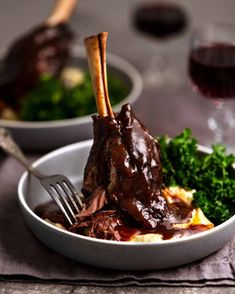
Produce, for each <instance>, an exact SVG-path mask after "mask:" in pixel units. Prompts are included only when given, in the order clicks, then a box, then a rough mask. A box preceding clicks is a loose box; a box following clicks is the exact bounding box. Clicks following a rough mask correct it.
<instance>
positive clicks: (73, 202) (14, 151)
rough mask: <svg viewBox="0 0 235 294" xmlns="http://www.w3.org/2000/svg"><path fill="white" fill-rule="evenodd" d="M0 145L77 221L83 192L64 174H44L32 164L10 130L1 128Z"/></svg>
mask: <svg viewBox="0 0 235 294" xmlns="http://www.w3.org/2000/svg"><path fill="white" fill-rule="evenodd" d="M0 147H1V148H2V149H3V150H4V151H5V152H6V153H8V154H10V155H12V156H13V157H14V158H15V159H17V160H18V161H19V162H20V163H21V164H22V165H23V166H24V167H25V168H26V169H27V170H28V172H29V173H31V174H33V175H34V176H35V177H36V178H38V179H39V180H40V183H41V184H42V186H43V187H44V188H45V189H46V190H47V192H48V193H49V194H50V196H51V197H52V199H53V200H54V201H55V202H56V204H57V205H58V206H59V208H60V210H61V212H62V213H63V214H64V216H65V218H66V219H67V221H68V222H69V224H70V225H72V224H74V223H75V222H76V214H77V213H79V212H80V210H81V208H82V206H83V204H82V196H83V195H82V193H80V192H78V191H77V190H76V188H75V187H74V186H73V184H72V183H71V182H70V180H69V179H68V178H67V177H65V176H64V175H50V176H47V175H44V174H42V173H41V172H40V171H38V170H37V169H35V168H34V167H32V166H31V164H30V163H29V162H28V160H27V159H26V157H25V156H24V154H23V152H22V151H21V149H20V147H19V146H18V145H17V144H16V142H15V141H14V139H13V138H12V137H11V134H10V132H9V131H8V130H6V129H4V128H0Z"/></svg>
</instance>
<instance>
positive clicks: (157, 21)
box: [134, 0, 187, 87]
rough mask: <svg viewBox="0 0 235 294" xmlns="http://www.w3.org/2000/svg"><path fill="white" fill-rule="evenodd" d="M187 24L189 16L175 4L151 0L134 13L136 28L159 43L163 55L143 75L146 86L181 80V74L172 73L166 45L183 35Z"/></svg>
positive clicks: (153, 61) (157, 55)
mask: <svg viewBox="0 0 235 294" xmlns="http://www.w3.org/2000/svg"><path fill="white" fill-rule="evenodd" d="M186 24H187V16H186V13H185V11H184V9H183V8H182V7H181V6H180V5H179V4H176V3H174V2H171V1H168V0H167V1H163V0H161V1H159V0H158V1H156V0H155V1H154V0H150V1H147V2H145V3H141V4H140V5H139V6H137V8H136V10H135V13H134V26H135V28H136V29H137V30H138V31H140V32H142V33H144V34H145V35H146V36H148V37H153V38H154V40H157V41H158V42H159V43H158V45H159V46H158V48H159V47H161V50H160V51H161V53H160V54H155V56H154V57H153V58H152V60H151V62H150V64H148V67H147V69H146V71H145V72H144V74H143V75H144V81H145V85H147V86H150V87H152V86H159V85H164V84H166V82H167V79H169V78H172V79H174V78H175V79H176V80H177V79H178V78H179V74H177V75H176V76H175V77H173V76H172V75H173V72H170V66H169V64H168V58H166V54H165V53H166V50H167V48H166V46H165V45H166V40H169V39H170V38H172V37H173V36H175V35H178V34H180V33H182V32H183V31H184V29H185V27H186ZM162 45H164V48H163V46H162ZM171 82H172V81H171Z"/></svg>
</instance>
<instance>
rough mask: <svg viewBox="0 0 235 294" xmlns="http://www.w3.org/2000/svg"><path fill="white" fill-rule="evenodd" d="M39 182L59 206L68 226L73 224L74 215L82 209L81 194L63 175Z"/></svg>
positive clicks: (49, 177) (74, 220)
mask: <svg viewBox="0 0 235 294" xmlns="http://www.w3.org/2000/svg"><path fill="white" fill-rule="evenodd" d="M40 182H41V184H42V185H43V187H44V188H45V189H46V190H47V192H48V193H49V194H50V195H51V197H52V198H53V200H54V201H55V202H56V204H57V205H58V206H59V208H60V210H61V211H62V213H63V214H64V216H65V217H66V219H67V221H68V222H69V224H70V225H72V224H74V223H75V222H76V214H78V213H79V212H80V210H81V208H82V201H81V193H79V192H78V191H77V190H76V189H75V187H74V186H73V184H72V183H71V182H70V180H69V179H68V178H67V177H65V176H63V175H53V176H48V177H46V178H44V179H42V180H41V181H40Z"/></svg>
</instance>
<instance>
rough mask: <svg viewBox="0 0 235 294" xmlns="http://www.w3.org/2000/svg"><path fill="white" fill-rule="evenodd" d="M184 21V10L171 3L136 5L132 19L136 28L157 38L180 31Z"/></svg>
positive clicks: (185, 21)
mask: <svg viewBox="0 0 235 294" xmlns="http://www.w3.org/2000/svg"><path fill="white" fill-rule="evenodd" d="M186 23H187V19H186V14H185V12H184V10H183V9H182V8H181V7H180V6H178V5H175V4H172V3H153V4H144V5H142V6H140V7H138V9H137V10H136V13H135V19H134V24H135V26H136V27H137V29H139V30H140V31H142V32H145V33H148V34H151V35H154V36H155V37H158V38H167V37H169V36H171V35H174V34H177V33H180V32H182V30H183V29H184V28H185V26H186Z"/></svg>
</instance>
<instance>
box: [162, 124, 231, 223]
mask: <svg viewBox="0 0 235 294" xmlns="http://www.w3.org/2000/svg"><path fill="white" fill-rule="evenodd" d="M158 141H159V143H160V148H161V156H162V167H163V179H164V184H165V185H166V186H175V185H177V186H180V187H184V188H186V189H195V190H196V192H195V193H194V205H195V206H197V207H200V208H201V209H202V210H203V212H204V213H205V215H206V216H207V217H208V218H209V219H210V220H211V221H212V222H214V223H215V224H219V223H221V222H223V221H225V220H227V219H229V218H230V217H231V216H232V215H233V207H234V204H235V171H234V169H233V168H232V164H233V163H234V162H235V156H234V155H232V154H230V155H227V154H226V150H225V147H223V146H221V145H213V146H212V150H213V152H212V153H211V154H206V155H202V154H200V153H199V152H198V150H197V140H196V139H195V138H193V137H192V134H191V130H190V129H185V130H184V131H183V132H182V134H180V135H178V136H176V137H175V138H174V139H172V140H169V138H167V137H166V136H162V137H160V138H159V139H158Z"/></svg>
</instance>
